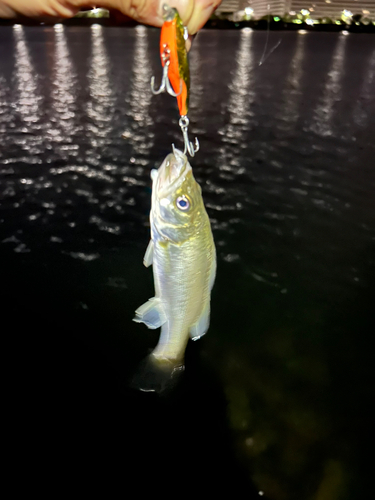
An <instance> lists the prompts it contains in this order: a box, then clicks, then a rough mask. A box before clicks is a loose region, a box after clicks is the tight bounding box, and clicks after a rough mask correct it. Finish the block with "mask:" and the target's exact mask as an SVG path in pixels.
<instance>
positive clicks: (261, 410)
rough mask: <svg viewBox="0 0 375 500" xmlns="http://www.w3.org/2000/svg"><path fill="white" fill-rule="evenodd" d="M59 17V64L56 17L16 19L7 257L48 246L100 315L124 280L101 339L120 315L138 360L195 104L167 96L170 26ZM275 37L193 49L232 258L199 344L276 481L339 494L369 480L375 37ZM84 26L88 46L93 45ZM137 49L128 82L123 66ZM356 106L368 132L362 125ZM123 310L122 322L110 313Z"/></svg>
mask: <svg viewBox="0 0 375 500" xmlns="http://www.w3.org/2000/svg"><path fill="white" fill-rule="evenodd" d="M80 29H81V28H80ZM45 30H46V32H47V33H48V34H50V35H51V34H53V37H52V40H53V46H52V47H53V51H52V53H53V58H51V62H50V63H51V71H49V73H48V74H49V75H51V77H49V78H47V77H46V75H45V73H43V72H42V70H41V69H40V68H41V65H39V66H38V64H37V62H38V59H37V57H38V56H40V54H41V53H42V54H44V52H43V50H45V47H44V45H42V44H41V43H40V38H39V39H37V41H35V40H34V38H33V37H34V36H35V37H36V36H37V35H36V33H39V35H38V36H40V33H42V34H43V33H45V31H44V30H43V31H38V32H36V31H35V32H33V31H32V29H30V31H28V29H25V28H22V27H17V28H15V29H14V30H13V31H12V30H9V34H8V37H9V40H10V41H12V40H14V41H15V44H14V53H13V54H12V56H14V61H15V63H14V67H13V65H12V64H8V65H5V62H4V60H1V61H0V132H1V134H2V137H3V138H4V140H3V142H2V144H4V145H6V147H2V148H1V150H0V159H1V163H2V164H1V171H0V176H1V188H0V231H1V235H0V241H1V242H2V244H1V247H0V248H1V250H2V252H3V253H4V258H3V259H2V262H8V260H9V261H11V262H14V263H15V264H14V269H12V270H11V271H9V272H10V274H12V276H11V278H10V279H9V283H13V282H14V280H13V273H14V272H19V273H20V279H21V278H22V273H23V272H26V271H25V270H28V272H31V271H30V270H32V269H33V268H34V266H35V265H36V262H37V261H38V256H39V255H43V257H40V260H42V261H43V262H42V264H40V268H41V269H42V268H43V269H44V268H45V269H46V270H47V271H45V272H46V274H49V273H51V274H52V275H53V272H55V273H56V269H59V268H60V267H61V269H62V271H61V274H66V275H67V276H68V278H69V280H70V283H69V291H70V292H71V293H72V294H73V292H74V293H76V294H77V297H79V303H82V304H84V310H85V314H90V311H91V310H92V309H95V305H96V304H98V303H100V304H101V305H102V301H103V298H105V297H106V293H105V292H103V287H104V285H103V283H115V284H116V283H121V284H122V285H121V287H119V286H116V287H115V286H112V288H113V289H116V293H118V294H120V295H116V296H115V299H114V300H112V298H113V296H110V299H108V301H107V303H106V302H105V300H104V305H102V311H103V315H104V317H105V321H104V323H105V324H106V328H103V331H105V333H103V332H100V335H98V338H99V339H100V340H99V344H100V346H101V348H102V349H104V347H103V345H105V342H106V340H105V339H107V335H108V336H110V335H111V331H112V329H113V330H116V328H118V329H119V331H120V330H121V333H119V338H121V341H119V340H114V339H113V338H112V341H113V343H114V344H116V342H118V352H121V353H122V354H121V356H123V358H122V357H121V359H122V360H123V364H124V366H127V365H129V364H131V361H132V356H133V351H134V344H136V343H137V342H138V344H136V345H138V346H140V349H141V350H142V352H144V353H146V352H147V349H148V347H151V344H150V345H149V344H148V343H147V342H150V343H151V342H152V340H150V338H151V337H147V335H145V337H144V339H145V340H144V339H143V338H142V339H137V340H134V342H133V343H132V341H131V340H129V339H133V337H132V327H131V317H132V315H133V310H134V307H136V306H137V305H139V303H142V297H143V298H144V297H145V298H147V296H148V292H149V287H148V286H147V290H146V285H145V284H144V282H143V280H144V276H145V274H144V270H143V268H142V257H143V251H144V246H145V245H144V244H145V242H146V241H147V238H148V228H147V227H145V226H147V221H148V209H149V202H150V184H151V182H150V179H149V169H150V166H151V165H154V164H157V163H160V162H161V161H162V159H163V158H160V157H159V150H158V149H157V146H158V144H157V142H158V140H160V141H161V140H162V139H163V140H164V141H165V138H166V136H167V135H166V133H165V130H164V129H165V127H167V126H168V125H169V124H173V127H175V125H176V109H175V107H172V106H170V108H168V107H163V105H159V104H158V103H159V102H163V103H164V102H167V101H159V99H158V98H156V97H154V96H152V94H151V92H150V78H151V76H152V73H153V70H152V68H154V66H153V65H152V63H153V61H154V60H155V59H157V57H158V50H154V49H155V47H156V46H157V43H158V33H157V31H156V30H155V31H153V30H147V29H145V28H141V27H140V28H137V29H136V30H129V31H127V30H121V29H119V30H116V29H111V30H107V29H105V28H102V27H95V28H92V29H91V30H86V29H85V28H82V31H80V32H78V31H77V30H76V29H73V28H72V29H70V28H66V27H62V26H58V27H57V28H56V29H55V30H53V29H52V28H45ZM5 33H8V32H7V31H5ZM25 33H26V35H27V37H25ZM264 35H265V34H264V33H259V32H247V31H244V30H243V31H242V32H240V33H237V32H221V33H219V32H208V31H206V32H202V33H201V36H199V37H198V38H197V43H196V44H195V45H194V46H193V51H192V54H191V71H192V84H193V85H194V88H193V89H192V99H191V122H192V125H194V127H192V128H193V129H194V132H195V130H197V131H199V134H198V135H199V137H200V139H201V143H202V144H204V145H205V146H204V147H203V148H202V150H201V151H200V152H199V154H198V155H197V156H196V158H194V159H193V160H192V165H193V168H194V169H195V173H196V174H197V178H199V180H200V182H201V184H202V190H203V194H204V199H205V201H206V205H207V209H208V212H209V215H210V217H211V219H212V226H213V230H214V237H215V240H216V243H217V246H218V257H219V262H218V275H217V282H216V284H215V287H214V290H213V298H212V325H211V328H210V331H209V333H208V335H207V338H206V339H204V342H202V344H200V345H198V347H197V349H198V351H197V352H201V351H199V350H200V349H202V353H203V354H202V359H203V357H204V363H205V364H207V365H210V366H212V367H213V369H214V371H215V373H216V374H217V379H218V380H219V381H220V384H221V388H222V389H223V390H224V391H225V394H226V398H227V402H228V406H227V417H228V422H229V425H230V429H231V431H232V438H233V443H234V447H235V449H236V453H237V455H238V456H239V457H240V460H241V461H242V463H243V464H244V467H245V469H246V471H248V475H249V477H250V478H251V479H252V480H253V481H255V482H256V485H257V487H258V489H259V490H261V491H264V492H265V494H266V495H267V496H268V497H269V498H271V499H272V500H284V499H285V500H294V499H298V500H301V499H302V498H310V497H311V498H314V499H317V500H321V499H323V498H329V496H327V495H329V494H330V495H331V497H330V498H329V500H333V499H338V498H340V497H339V495H340V494H341V493H340V491H343V490H344V491H345V490H347V491H349V492H350V491H353V487H351V483H350V481H351V479H350V478H349V475H350V474H349V472H350V471H351V474H352V475H353V476H355V480H354V483H355V482H356V481H358V479H357V478H358V477H359V476H358V470H357V467H358V465H357V462H356V457H355V454H353V453H351V452H350V453H349V452H348V453H347V452H346V451H345V450H346V449H348V450H352V449H354V448H353V446H354V445H353V442H354V441H355V440H356V438H357V434H356V430H357V427H358V424H359V420H356V417H355V415H354V416H352V420H351V421H346V420H345V418H346V413H347V411H348V408H349V411H350V405H351V404H355V405H357V407H360V405H361V401H362V399H361V397H362V396H361V394H364V392H363V391H365V389H363V387H364V386H363V385H362V384H361V380H364V379H365V377H363V376H362V375H363V373H364V372H363V371H362V370H364V368H363V366H365V363H360V362H359V361H358V359H356V356H357V357H358V356H359V355H360V354H361V355H362V351H361V349H360V346H361V344H360V342H361V335H364V337H363V338H365V336H366V335H365V331H364V329H362V330H360V331H359V333H358V331H357V328H353V329H350V328H348V326H347V325H352V327H353V325H354V326H356V327H357V321H359V322H361V321H362V322H363V323H365V321H366V318H367V319H369V318H370V316H371V317H372V309H371V314H370V312H369V310H367V309H366V308H365V306H364V305H363V304H366V300H367V296H368V293H369V292H368V290H370V291H371V288H370V286H371V284H369V283H370V278H371V276H372V274H371V273H373V271H374V265H375V264H374V259H373V254H372V252H371V249H372V248H373V247H372V246H371V245H373V244H374V242H375V228H374V221H373V213H374V211H375V205H374V197H373V192H374V189H375V179H374V173H373V157H372V156H371V154H370V153H371V152H373V137H374V130H373V128H371V127H373V125H372V124H373V120H372V117H373V111H374V92H373V85H374V74H375V49H374V47H373V46H371V43H373V41H371V40H372V39H369V38H367V37H366V36H365V35H363V37H364V38H361V39H359V38H355V37H352V36H348V37H340V36H336V35H332V36H331V37H327V38H326V43H327V47H329V49H330V50H328V51H327V54H328V55H327V56H324V54H323V55H322V52H315V47H316V44H319V40H320V38H319V34H317V35H316V34H313V33H308V34H306V36H298V35H295V34H291V33H286V34H285V37H284V35H283V37H284V38H285V39H284V41H283V43H282V44H281V45H280V46H279V47H278V49H277V50H275V52H274V53H273V54H272V56H271V57H269V58H268V59H267V61H266V63H264V64H263V65H262V66H261V70H259V69H258V67H257V63H258V62H259V60H260V58H261V55H262V53H263V49H264V42H265V39H264ZM13 37H14V38H13ZM81 37H82V39H85V40H86V42H87V50H86V52H84V51H82V52H79V51H78V50H75V48H77V46H78V45H77V43H78V42H81ZM26 40H28V41H27V42H26ZM360 40H363V42H361V41H360ZM369 40H370V41H369ZM356 43H358V44H359V45H360V46H361V47H362V48H363V51H364V53H365V55H364V58H363V61H364V62H363V64H362V63H360V62H359V59H358V58H357V57H354V54H356V50H354V49H357V46H356V45H352V44H356ZM132 44H133V45H132ZM361 44H362V45H361ZM368 44H370V45H368ZM125 47H126V48H127V50H125ZM130 47H131V48H130ZM349 49H351V50H349ZM12 50H13V49H12ZM120 50H124V61H123V63H124V67H125V68H129V70H127V71H124V72H123V73H121V74H122V75H124V79H123V80H121V79H117V78H116V74H117V72H119V73H120V72H121V70H122V68H119V67H118V65H117V66H116V65H115V64H114V63H113V61H116V60H117V61H118V59H116V57H117V52H118V51H120ZM115 51H116V54H115V53H114V52H115ZM82 54H86V55H87V60H86V59H82V58H83V56H82ZM329 54H332V57H331V59H330V60H329V61H326V60H325V59H324V57H329ZM306 56H308V57H309V59H308V60H306ZM212 58H213V59H212ZM279 58H280V59H279ZM41 59H43V58H41ZM320 59H322V60H323V62H324V64H326V63H327V66H324V64H322V66H319V63H320V62H321V61H320ZM280 60H282V61H283V65H280V64H278V63H279V61H280ZM211 63H212V64H211ZM46 64H49V63H48V62H47V63H46ZM86 64H87V65H88V67H89V69H88V71H86V69H85V68H86ZM314 64H315V66H314ZM361 64H362V65H361ZM158 65H159V61H158V60H157V62H156V67H158ZM323 66H324V71H322V70H321V68H323ZM310 67H314V68H318V69H317V70H316V74H315V73H314V74H311V73H310V69H309V68H310ZM9 68H11V69H9ZM37 68H39V69H37ZM327 68H328V70H327ZM348 68H349V69H350V68H354V70H353V75H352V79H348V78H347V69H348ZM159 74H160V72H159ZM275 75H278V79H277V80H276V77H275ZM129 80H130V82H129ZM10 82H14V85H13V87H11V86H10ZM43 82H44V83H43ZM82 89H84V91H82ZM85 92H86V93H85ZM82 96H85V97H84V102H81V100H80V99H82ZM351 96H357V97H358V98H357V99H355V98H354V97H351ZM47 97H49V98H50V99H51V100H50V101H48V99H47ZM168 102H169V101H168ZM344 108H345V119H346V121H347V123H346V125H345V126H346V129H345V130H346V131H347V134H346V137H349V136H350V137H352V138H354V139H355V140H353V141H352V140H350V141H348V140H347V139H345V138H344V137H343V134H342V126H341V123H340V122H342V121H343V116H344V114H343V109H344ZM155 109H158V112H157V113H158V114H156V112H155ZM155 115H156V118H157V119H158V120H159V121H158V122H157V123H156V124H155V122H154V120H155ZM349 117H353V120H350V119H349ZM161 123H162V124H163V127H164V128H163V127H162V126H161ZM303 123H307V124H308V126H307V127H306V130H303V129H302V127H300V126H299V125H300V124H303ZM12 124H14V125H15V127H13V126H12ZM171 126H172V125H171ZM123 127H124V128H125V134H124V137H125V139H122V138H121V134H122V133H123V132H124V128H123ZM168 147H169V144H168ZM371 148H372V149H371ZM156 152H157V154H156ZM369 152H370V153H369ZM353 166H354V167H353ZM12 259H19V260H12ZM28 259H35V260H34V261H31V260H28ZM66 259H67V260H66ZM116 259H117V262H119V264H118V265H115V264H114V263H113V262H116ZM38 265H39V264H38ZM22 266H24V267H22ZM64 266H66V267H64ZM72 266H76V267H74V268H73V269H75V270H76V271H77V277H76V276H75V274H74V271H72V270H71V269H72ZM95 266H97V267H95ZM5 271H7V269H5ZM5 271H4V272H5ZM40 272H42V271H40ZM100 273H102V274H103V276H101V275H100ZM99 275H100V276H99ZM37 278H38V279H39V275H38V277H37ZM59 279H62V278H61V277H60V278H58V279H57V284H56V285H55V286H56V287H57V288H58V286H59ZM150 279H151V278H150ZM69 280H68V281H69ZM90 280H91V281H90ZM37 281H38V280H37V279H36V280H35V283H37ZM125 282H126V285H124V283H125ZM31 283H33V281H32V280H31ZM72 283H73V284H72ZM35 286H36V288H37V284H36V285H35ZM28 287H30V284H28ZM77 290H78V291H77ZM80 294H81V295H82V296H81V295H80ZM51 295H53V289H52V291H51ZM90 301H91V302H90ZM353 304H354V306H353ZM80 307H81V308H82V307H83V306H80ZM371 307H372V308H373V304H372V303H371ZM356 308H357V309H356ZM67 309H69V308H67ZM108 311H111V312H108ZM64 313H65V311H64ZM112 313H113V315H114V317H115V318H117V319H116V320H115V321H118V324H119V325H121V326H120V327H118V326H113V325H112V326H113V328H112V329H111V328H107V323H110V319H111V318H110V316H111V315H112ZM366 314H367V316H366ZM118 318H121V319H118ZM358 318H359V319H358ZM124 325H126V326H124ZM129 325H130V326H129ZM354 330H355V333H354V334H353V332H354ZM124 331H126V332H128V334H129V335H128V334H127V335H126V338H125V339H124ZM90 333H91V332H90ZM104 335H106V337H105V338H104ZM358 342H359V343H358ZM362 342H363V341H362ZM116 345H117V344H116ZM187 369H189V370H191V371H194V369H195V367H194V366H190V367H187ZM348 374H349V375H348ZM361 391H362V392H361ZM343 395H345V402H343V399H344V398H343ZM348 429H350V430H349V431H348ZM338 443H343V444H342V447H341V445H340V446H339V445H338ZM353 471H354V472H353ZM330 488H331V489H330ZM327 492H328V493H327ZM343 498H345V495H344V496H343Z"/></svg>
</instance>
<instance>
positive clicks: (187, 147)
mask: <svg viewBox="0 0 375 500" xmlns="http://www.w3.org/2000/svg"><path fill="white" fill-rule="evenodd" d="M178 124H179V125H180V127H181V130H182V135H183V137H184V154H186V152H188V153H189V155H190V156H191V157H193V156H194V155H195V153H197V152H198V151H199V141H198V139H197V137H196V138H195V139H194V144H193V143H192V142H191V141H189V136H188V127H189V118H188V117H187V116H186V115H184V116H181V118H180V120H179V122H178Z"/></svg>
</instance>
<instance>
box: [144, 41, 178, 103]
mask: <svg viewBox="0 0 375 500" xmlns="http://www.w3.org/2000/svg"><path fill="white" fill-rule="evenodd" d="M162 59H163V62H164V66H163V76H162V79H161V84H160V87H159V88H158V90H155V77H154V76H152V77H151V92H152V93H153V94H154V95H157V94H161V93H162V92H164V91H165V90H167V92H168V94H169V95H171V96H173V97H178V96H179V95H180V94H181V92H182V80H180V92H179V93H178V94H176V92H175V91H174V90H173V88H172V85H171V84H170V81H169V77H168V72H169V65H170V63H171V61H170V50H169V48H168V45H167V44H164V51H163V54H162Z"/></svg>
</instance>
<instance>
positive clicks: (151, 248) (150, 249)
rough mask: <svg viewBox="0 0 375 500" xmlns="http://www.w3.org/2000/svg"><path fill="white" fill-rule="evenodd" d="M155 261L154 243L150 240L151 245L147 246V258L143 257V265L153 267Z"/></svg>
mask: <svg viewBox="0 0 375 500" xmlns="http://www.w3.org/2000/svg"><path fill="white" fill-rule="evenodd" d="M153 259H154V243H153V241H152V240H150V243H149V244H148V245H147V249H146V253H145V256H144V257H143V264H144V265H145V266H146V267H149V266H151V264H152V261H153Z"/></svg>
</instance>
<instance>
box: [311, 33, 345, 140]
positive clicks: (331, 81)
mask: <svg viewBox="0 0 375 500" xmlns="http://www.w3.org/2000/svg"><path fill="white" fill-rule="evenodd" d="M347 40H348V38H347V37H346V36H340V37H339V38H338V40H337V44H336V47H335V51H334V53H333V56H332V63H331V67H330V68H329V71H328V73H327V76H326V80H325V83H324V89H323V94H322V96H321V97H320V99H319V101H318V104H317V107H316V108H315V110H314V116H313V123H312V124H311V130H312V131H313V132H315V133H317V134H319V135H323V136H329V135H333V134H334V131H333V124H332V120H333V113H334V107H335V104H336V103H337V102H338V101H340V100H341V98H342V96H341V92H342V87H341V79H342V76H343V70H344V62H345V47H346V43H347Z"/></svg>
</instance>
